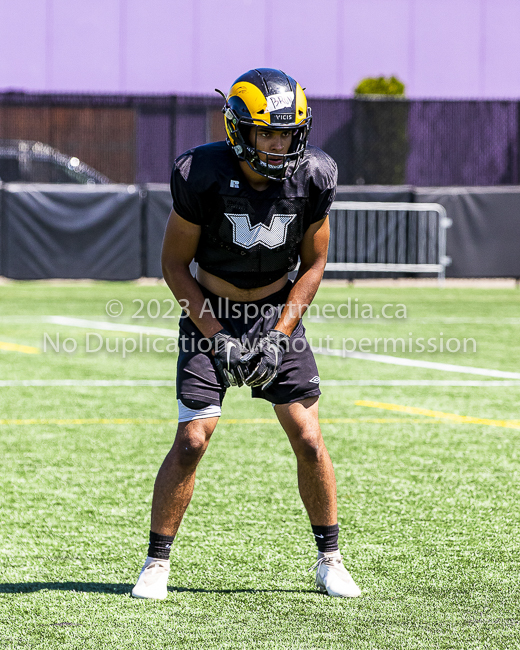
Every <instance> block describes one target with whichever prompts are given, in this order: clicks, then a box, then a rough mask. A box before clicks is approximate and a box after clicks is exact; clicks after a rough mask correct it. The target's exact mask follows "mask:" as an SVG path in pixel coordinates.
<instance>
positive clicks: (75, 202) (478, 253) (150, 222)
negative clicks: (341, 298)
mask: <svg viewBox="0 0 520 650" xmlns="http://www.w3.org/2000/svg"><path fill="white" fill-rule="evenodd" d="M337 200H339V201H341V200H350V201H371V202H374V201H383V202H404V203H407V202H414V201H416V202H421V203H424V202H427V203H440V204H441V205H443V206H444V207H445V208H446V210H447V214H448V217H449V218H450V219H451V220H452V222H453V225H452V227H451V228H449V229H448V231H447V255H449V256H450V257H451V258H452V265H451V266H449V267H448V268H447V276H448V277H517V278H518V277H520V245H519V244H520V187H518V186H513V187H487V188H464V187H454V188H450V187H441V188H412V187H408V186H401V187H399V186H357V185H356V186H340V187H339V188H338V194H337ZM170 210H171V197H170V191H169V187H168V185H165V184H164V185H159V184H157V185H155V184H148V185H145V186H141V192H139V191H138V188H137V187H135V186H132V185H131V186H126V185H97V186H78V185H74V186H73V185H23V184H14V183H10V184H9V183H7V184H5V185H4V186H3V189H2V188H1V187H0V273H1V274H2V275H4V276H7V277H10V278H14V279H44V278H93V279H101V280H132V279H135V278H138V277H141V276H142V275H144V276H148V277H161V276H162V272H161V263H160V257H161V248H162V240H163V235H164V228H165V225H166V221H167V219H168V215H169V213H170ZM333 221H334V219H331V237H332V238H333V237H334V236H336V235H335V229H334V227H333V225H334V224H333V223H332V222H333ZM347 275H348V277H362V276H361V275H360V274H355V275H353V274H347ZM378 275H379V274H378ZM381 275H383V276H384V277H388V274H381ZM395 275H397V274H392V276H391V277H394V276H395ZM401 275H402V274H401ZM327 277H345V274H339V275H338V272H329V273H327ZM363 277H377V276H376V275H374V274H368V273H364V274H363Z"/></svg>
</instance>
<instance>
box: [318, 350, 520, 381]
mask: <svg viewBox="0 0 520 650" xmlns="http://www.w3.org/2000/svg"><path fill="white" fill-rule="evenodd" d="M312 351H313V352H314V353H315V354H323V355H325V356H329V357H342V358H348V359H362V360H364V361H376V362H378V363H389V364H392V365H394V366H412V367H415V368H429V369H431V370H444V371H445V372H463V373H466V374H469V375H484V376H485V377H502V378H504V379H520V372H505V371H503V370H492V369H489V368H473V367H472V366H456V365H453V364H451V363H437V362H435V361H420V360H419V359H403V358H401V357H392V356H390V355H387V354H372V353H370V352H344V351H343V350H337V349H327V348H321V347H319V348H316V347H313V348H312Z"/></svg>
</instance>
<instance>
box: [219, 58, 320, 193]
mask: <svg viewBox="0 0 520 650" xmlns="http://www.w3.org/2000/svg"><path fill="white" fill-rule="evenodd" d="M218 92H220V93H221V94H222V95H223V97H224V98H225V99H226V104H225V105H224V108H223V109H222V112H223V113H224V120H225V125H226V133H227V142H228V144H229V145H230V146H231V147H232V149H233V151H234V152H235V154H236V155H237V157H238V158H239V160H245V161H246V162H247V164H248V165H249V167H250V168H251V169H252V170H253V171H255V172H256V173H257V174H260V175H261V176H264V177H265V178H268V179H270V180H275V181H283V180H284V179H285V178H290V177H291V176H292V175H293V174H294V172H295V171H296V169H297V168H298V166H299V164H300V162H301V160H302V158H303V155H304V152H305V147H306V146H307V140H308V137H309V131H310V129H311V122H312V117H311V109H310V108H308V107H307V99H306V97H305V93H304V92H303V89H302V87H301V86H300V84H299V83H298V82H296V81H295V80H294V79H293V78H292V77H289V76H288V75H286V74H285V72H282V71H281V70H275V69H273V68H257V69H255V70H249V72H246V73H245V74H243V75H241V76H240V77H239V78H238V79H237V80H236V81H235V82H234V83H233V85H232V86H231V89H230V91H229V93H228V95H227V97H226V96H225V95H224V93H222V92H221V91H218ZM257 126H260V127H264V128H268V129H273V130H278V131H292V135H293V137H292V142H291V146H290V149H289V151H288V153H286V154H276V156H274V154H272V153H271V154H270V153H268V152H265V151H262V150H261V149H258V148H257V147H255V146H253V145H252V144H251V143H250V142H249V132H250V130H251V128H252V127H257ZM259 153H263V154H264V155H265V162H264V161H263V160H261V159H260V156H259V155H258V154H259ZM269 156H273V157H276V158H278V159H279V158H282V159H283V161H282V164H276V165H275V164H269Z"/></svg>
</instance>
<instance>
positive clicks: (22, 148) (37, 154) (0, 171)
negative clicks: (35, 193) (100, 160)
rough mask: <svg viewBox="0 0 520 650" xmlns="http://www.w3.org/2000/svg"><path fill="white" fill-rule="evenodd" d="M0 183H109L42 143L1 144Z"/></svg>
mask: <svg viewBox="0 0 520 650" xmlns="http://www.w3.org/2000/svg"><path fill="white" fill-rule="evenodd" d="M0 181H3V182H4V183H17V182H24V183H81V184H107V183H111V182H112V181H110V179H108V178H107V177H106V176H104V175H103V174H100V173H99V172H98V171H96V170H95V169H92V167H89V166H88V165H86V164H85V163H82V162H81V161H80V160H79V159H78V158H76V157H75V156H67V155H65V154H63V153H60V152H59V151H56V149H53V148H52V147H50V146H49V145H47V144H43V143H42V142H34V141H32V140H0Z"/></svg>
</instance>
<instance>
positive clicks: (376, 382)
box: [320, 379, 520, 388]
mask: <svg viewBox="0 0 520 650" xmlns="http://www.w3.org/2000/svg"><path fill="white" fill-rule="evenodd" d="M320 386H473V387H475V388H479V387H481V386H485V387H486V388H488V387H491V388H493V387H495V388H507V387H508V386H509V387H514V386H519V387H520V380H516V381H515V380H514V379H510V380H507V379H506V380H498V381H496V380H489V381H478V380H468V381H465V380H451V379H324V380H322V381H321V382H320Z"/></svg>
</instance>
